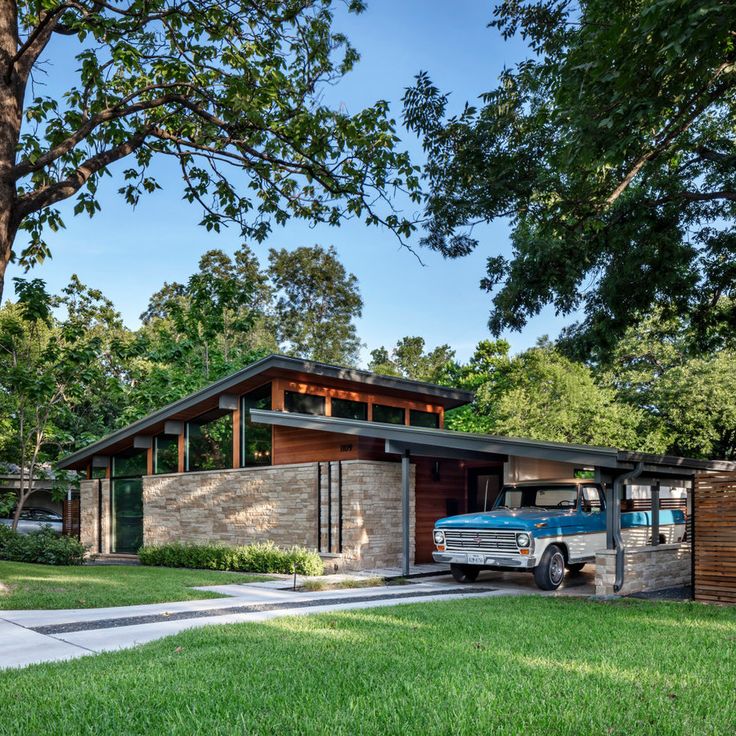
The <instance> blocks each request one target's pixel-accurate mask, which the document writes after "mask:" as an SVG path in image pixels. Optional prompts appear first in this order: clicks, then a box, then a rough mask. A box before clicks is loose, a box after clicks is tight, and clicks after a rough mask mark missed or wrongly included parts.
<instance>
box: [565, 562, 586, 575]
mask: <svg viewBox="0 0 736 736" xmlns="http://www.w3.org/2000/svg"><path fill="white" fill-rule="evenodd" d="M584 567H585V563H584V562H569V563H568V564H567V569H568V570H569V571H570V572H572V573H578V572H580V571H581V570H582V569H583V568H584Z"/></svg>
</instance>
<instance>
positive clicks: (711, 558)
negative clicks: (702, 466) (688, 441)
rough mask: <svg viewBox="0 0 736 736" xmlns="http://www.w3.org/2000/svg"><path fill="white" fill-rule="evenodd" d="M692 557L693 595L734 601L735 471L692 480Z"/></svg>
mask: <svg viewBox="0 0 736 736" xmlns="http://www.w3.org/2000/svg"><path fill="white" fill-rule="evenodd" d="M693 556H694V557H693V588H694V589H693V594H694V598H695V599H696V600H699V601H716V602H720V603H736V473H721V474H718V475H701V476H698V478H697V479H696V482H695V494H694V506H693Z"/></svg>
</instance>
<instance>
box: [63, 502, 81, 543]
mask: <svg viewBox="0 0 736 736" xmlns="http://www.w3.org/2000/svg"><path fill="white" fill-rule="evenodd" d="M61 515H62V533H63V534H66V535H67V536H70V537H77V539H78V538H79V498H72V499H71V501H70V500H68V499H65V500H64V501H63V502H62V505H61Z"/></svg>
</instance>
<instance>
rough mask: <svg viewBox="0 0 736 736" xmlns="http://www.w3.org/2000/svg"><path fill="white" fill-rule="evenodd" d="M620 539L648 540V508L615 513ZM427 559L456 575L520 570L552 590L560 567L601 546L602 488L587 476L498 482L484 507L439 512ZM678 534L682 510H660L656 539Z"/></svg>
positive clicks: (587, 558) (461, 578) (579, 562)
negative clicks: (464, 511) (442, 515)
mask: <svg viewBox="0 0 736 736" xmlns="http://www.w3.org/2000/svg"><path fill="white" fill-rule="evenodd" d="M621 533H622V537H623V539H624V544H627V545H646V544H650V543H651V512H642V511H637V512H629V513H622V514H621ZM433 535H434V545H435V551H434V553H433V558H434V560H435V562H444V563H449V565H450V570H451V572H452V575H453V577H454V578H455V579H456V580H457V581H458V582H472V581H474V580H475V579H476V578H477V577H478V574H479V573H480V571H481V570H526V571H530V572H532V573H533V575H534V580H535V582H536V584H537V586H538V587H539V588H541V589H542V590H556V589H557V588H559V586H560V585H561V584H562V581H563V579H564V576H565V570H566V569H567V570H569V571H570V572H573V573H575V572H579V571H580V570H582V568H583V567H584V566H585V564H586V563H588V562H593V561H594V560H595V553H596V551H597V550H599V549H603V548H605V546H606V502H605V494H604V492H603V487H602V485H601V484H600V483H595V482H593V481H591V480H586V479H580V478H574V479H569V480H566V479H561V480H535V481H523V482H519V483H512V484H508V485H505V486H504V487H503V489H502V490H501V492H500V493H499V495H498V497H497V498H496V501H495V502H494V505H493V507H492V508H491V510H490V511H484V512H479V513H472V514H462V515H460V516H450V517H447V518H445V519H440V520H439V521H438V522H436V524H435V528H434V532H433ZM684 536H685V518H684V514H683V513H682V511H664V510H663V511H660V540H658V541H664V542H679V541H682V539H683V538H684Z"/></svg>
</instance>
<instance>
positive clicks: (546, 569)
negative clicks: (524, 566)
mask: <svg viewBox="0 0 736 736" xmlns="http://www.w3.org/2000/svg"><path fill="white" fill-rule="evenodd" d="M564 579H565V556H564V555H563V554H562V550H561V549H560V548H559V547H558V546H557V545H556V544H550V546H549V547H547V549H546V550H544V554H543V555H542V559H541V560H540V561H539V564H538V565H537V566H536V567H535V568H534V582H535V583H536V584H537V587H538V588H541V589H542V590H557V588H559V587H560V585H561V584H562V581H563V580H564Z"/></svg>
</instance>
